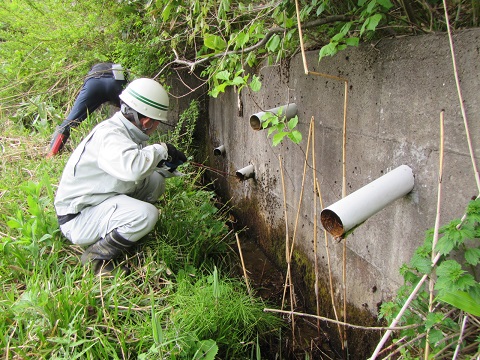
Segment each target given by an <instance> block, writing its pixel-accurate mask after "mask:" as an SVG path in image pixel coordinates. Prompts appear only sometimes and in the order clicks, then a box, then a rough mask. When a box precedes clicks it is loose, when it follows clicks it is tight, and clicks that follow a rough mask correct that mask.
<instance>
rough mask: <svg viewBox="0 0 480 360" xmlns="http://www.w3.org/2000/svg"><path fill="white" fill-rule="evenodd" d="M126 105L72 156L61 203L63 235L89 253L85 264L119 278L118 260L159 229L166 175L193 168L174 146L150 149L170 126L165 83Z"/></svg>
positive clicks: (132, 89)
mask: <svg viewBox="0 0 480 360" xmlns="http://www.w3.org/2000/svg"><path fill="white" fill-rule="evenodd" d="M120 100H121V108H120V111H119V112H117V113H115V115H114V116H113V117H111V118H110V119H108V120H105V121H103V122H101V123H100V124H98V125H97V126H96V127H95V128H94V129H93V130H92V131H91V132H90V134H88V135H87V136H86V137H85V139H83V141H82V142H81V143H80V145H79V146H78V147H77V148H76V149H75V151H74V152H73V153H72V155H71V156H70V158H69V159H68V161H67V164H66V165H65V169H64V170H63V174H62V177H61V179H60V183H59V186H58V189H57V192H56V196H55V210H56V213H57V217H58V223H59V225H60V230H61V231H62V233H63V235H64V236H65V237H66V238H67V239H69V240H70V241H71V242H72V243H74V244H77V245H81V246H84V247H86V249H85V252H84V253H83V255H82V257H81V261H82V263H83V264H84V265H85V264H87V263H91V265H92V269H93V271H94V272H95V273H96V274H107V273H111V272H112V271H114V270H115V271H116V270H118V269H119V268H117V267H116V265H117V264H116V262H115V260H118V259H119V258H121V257H122V255H123V254H124V253H125V252H127V251H129V250H130V249H131V248H132V247H133V246H134V245H135V243H136V242H137V241H139V240H140V239H142V238H143V237H144V236H145V235H147V234H148V233H149V232H150V231H151V230H152V229H153V228H154V226H155V224H156V222H157V220H158V209H157V208H156V206H155V205H153V203H155V202H156V201H157V200H158V198H159V197H160V195H161V194H162V193H163V192H164V190H165V175H164V174H165V172H164V171H160V169H159V167H161V166H162V165H163V164H165V163H168V164H177V165H178V164H181V163H183V162H185V161H187V159H186V157H185V155H184V154H183V153H182V152H181V151H179V150H177V149H176V148H175V147H174V146H173V145H171V144H165V143H161V144H152V145H146V142H147V140H148V139H149V136H150V135H151V134H152V133H153V132H154V131H156V129H157V127H158V125H159V123H160V122H165V121H167V109H168V104H169V101H168V94H167V92H166V91H165V89H164V88H163V87H162V86H161V85H160V84H159V83H157V82H156V81H154V80H152V79H146V78H141V79H137V80H134V81H132V82H131V83H130V84H129V85H128V86H127V87H126V88H125V90H124V91H123V92H122V93H121V94H120ZM167 173H168V172H167ZM121 269H122V270H123V271H125V272H127V273H128V272H129V270H128V268H126V267H125V266H122V267H121Z"/></svg>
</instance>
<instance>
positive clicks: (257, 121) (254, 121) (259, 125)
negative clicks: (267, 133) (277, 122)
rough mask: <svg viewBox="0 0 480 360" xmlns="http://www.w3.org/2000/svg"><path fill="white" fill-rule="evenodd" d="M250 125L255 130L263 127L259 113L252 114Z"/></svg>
mask: <svg viewBox="0 0 480 360" xmlns="http://www.w3.org/2000/svg"><path fill="white" fill-rule="evenodd" d="M250 126H251V127H252V129H253V130H260V129H261V128H262V122H261V121H260V118H259V117H258V115H257V114H253V115H252V116H250Z"/></svg>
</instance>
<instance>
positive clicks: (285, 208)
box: [278, 155, 290, 261]
mask: <svg viewBox="0 0 480 360" xmlns="http://www.w3.org/2000/svg"><path fill="white" fill-rule="evenodd" d="M278 163H279V165H280V176H281V179H282V191H283V213H284V216H285V260H286V261H288V249H289V247H290V245H289V237H288V218H287V196H286V192H285V177H284V176H283V165H282V156H281V155H278Z"/></svg>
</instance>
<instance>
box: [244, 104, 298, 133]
mask: <svg viewBox="0 0 480 360" xmlns="http://www.w3.org/2000/svg"><path fill="white" fill-rule="evenodd" d="M266 113H271V114H273V115H276V116H278V117H279V118H283V117H285V118H286V119H287V120H289V119H291V118H293V117H294V116H295V115H297V105H296V104H295V103H290V104H287V105H284V106H279V107H276V108H274V109H270V110H267V111H260V112H258V113H256V114H253V115H251V116H250V126H251V127H252V129H253V130H261V129H262V128H263V126H262V123H263V122H264V121H265V120H264V119H263V116H264V115H265V114H266Z"/></svg>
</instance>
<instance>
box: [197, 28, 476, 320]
mask: <svg viewBox="0 0 480 360" xmlns="http://www.w3.org/2000/svg"><path fill="white" fill-rule="evenodd" d="M453 42H454V48H455V56H456V60H457V66H458V74H459V79H460V84H461V91H462V94H463V98H464V105H465V108H466V114H467V119H468V124H469V127H470V134H471V136H472V140H473V149H474V153H475V156H476V158H477V159H478V158H479V157H480V131H479V130H480V121H479V120H480V95H479V94H480V65H479V64H480V29H473V30H468V31H463V32H459V33H457V34H454V37H453ZM307 63H308V67H309V70H310V71H315V72H319V73H325V74H328V75H334V76H339V77H343V78H346V79H347V80H348V98H347V99H348V102H347V117H346V139H347V141H346V153H345V154H346V192H347V195H348V194H349V193H352V192H353V191H355V190H357V189H359V188H361V187H363V186H364V185H366V184H368V183H370V182H371V181H373V180H375V179H377V178H378V177H380V176H382V175H383V174H385V173H386V172H388V171H389V170H392V169H394V168H396V167H397V166H400V165H402V164H405V165H408V166H409V167H411V168H412V169H413V173H414V176H415V185H414V189H413V191H412V192H411V193H410V194H409V195H407V196H405V197H403V198H401V199H399V200H397V201H395V202H393V203H391V204H390V205H388V206H387V207H385V208H384V209H382V210H381V211H380V212H379V213H377V214H375V215H373V216H372V217H370V218H369V219H368V220H367V221H366V222H364V223H363V224H362V225H360V226H359V227H358V228H356V229H355V231H354V232H353V234H351V235H349V236H348V237H347V239H346V240H344V241H346V246H347V252H346V253H347V258H346V269H347V271H346V292H347V300H348V302H349V303H350V304H352V305H354V306H356V307H358V308H362V309H368V310H369V311H370V312H371V313H372V314H376V311H377V306H378V304H379V303H381V302H383V301H386V300H389V299H390V298H391V297H392V296H393V294H394V293H395V291H396V290H397V289H398V287H399V286H400V285H401V284H402V278H401V276H400V274H399V268H400V267H401V265H402V264H403V263H405V262H408V261H409V260H410V258H411V256H412V254H413V252H414V250H415V249H416V248H417V247H418V246H419V245H420V244H422V242H423V240H424V237H425V231H426V230H427V229H430V228H433V227H434V224H435V217H436V209H437V193H438V174H439V147H440V145H439V144H440V113H441V111H442V110H444V119H445V135H444V139H445V148H444V153H445V154H444V176H443V181H442V196H441V202H442V205H441V211H440V214H441V223H442V224H445V223H447V222H449V221H450V220H452V219H454V218H460V217H461V216H462V215H463V212H464V210H465V207H466V205H467V203H468V201H469V200H470V199H471V197H472V196H476V195H478V193H479V189H478V188H477V184H476V181H475V176H474V172H473V166H472V160H471V157H470V154H469V149H468V146H467V139H466V130H465V126H464V120H463V118H462V116H461V111H460V105H459V104H460V103H459V96H458V93H457V88H456V86H455V79H454V72H453V66H452V57H451V53H450V48H449V42H448V36H447V35H446V34H433V35H424V36H417V37H405V38H399V39H384V40H382V41H380V42H378V43H376V44H365V45H361V46H360V47H358V48H352V49H348V50H347V51H344V52H341V53H338V54H337V55H336V56H334V57H331V58H326V59H322V61H321V62H318V53H317V52H309V53H307ZM257 75H259V76H260V77H261V80H262V89H261V90H260V91H259V92H258V93H253V92H251V91H248V90H244V91H242V93H241V94H240V95H238V93H236V92H234V91H232V90H231V89H230V90H228V91H227V92H226V93H225V94H222V95H220V96H219V97H218V98H217V99H211V100H210V105H209V119H208V124H207V131H208V134H207V137H208V141H209V142H208V141H207V142H206V145H205V147H206V149H207V151H209V152H208V156H209V162H208V164H209V165H211V166H213V167H216V168H217V169H220V170H223V171H226V172H228V173H230V174H235V171H236V170H238V169H241V168H243V167H245V166H247V165H249V164H254V166H255V179H250V180H245V181H239V180H237V179H235V178H233V177H228V178H223V179H221V178H219V179H218V181H217V184H218V187H219V189H220V190H221V192H223V194H224V196H225V197H227V198H228V199H227V200H230V205H233V206H234V207H235V206H237V207H238V208H239V209H240V208H241V207H243V210H244V211H243V212H242V211H240V213H242V214H243V215H244V216H245V214H249V216H251V217H249V216H247V218H246V219H244V221H245V223H246V224H247V225H248V224H249V227H250V228H251V229H252V230H255V226H256V224H259V223H261V224H263V225H264V226H265V228H267V229H268V228H272V229H273V228H275V229H283V230H284V229H285V228H286V226H288V231H289V233H290V239H292V235H293V233H294V232H295V233H296V238H295V245H294V249H295V250H294V251H295V252H296V253H298V254H302V256H306V257H307V258H308V259H309V261H310V263H311V264H312V266H313V264H314V261H315V257H314V244H313V239H314V225H315V223H316V224H317V226H318V233H317V258H318V264H319V267H320V270H321V274H323V278H322V279H321V282H320V283H321V285H320V286H322V287H326V286H328V279H327V278H326V274H328V269H327V253H326V247H325V238H324V231H323V228H322V226H321V224H320V218H319V214H320V209H319V206H320V205H317V207H318V209H317V220H315V216H314V191H313V168H315V169H316V176H317V177H318V181H319V183H320V188H321V195H322V200H323V204H324V206H325V207H326V206H328V205H330V204H332V203H334V202H336V201H338V200H339V199H341V197H342V154H343V151H342V137H343V129H344V124H343V117H344V111H343V104H344V96H345V82H343V81H339V80H334V79H330V78H326V77H323V76H317V75H311V74H309V75H306V74H305V71H304V67H303V63H302V59H301V56H300V55H298V56H296V57H295V58H294V59H293V60H292V61H291V62H290V63H289V64H288V65H284V66H273V67H269V66H263V67H262V68H261V69H260V70H259V72H258V73H257ZM239 101H240V102H241V103H242V105H243V114H242V113H241V112H240V113H239V107H238V104H239ZM287 103H296V104H297V107H298V117H299V120H300V121H299V125H298V129H299V130H300V131H301V132H302V133H303V141H302V142H301V144H300V145H296V144H293V143H292V142H290V141H284V142H283V143H282V144H280V145H278V146H276V147H274V146H273V145H272V141H271V137H270V138H269V137H268V136H267V131H266V130H260V131H255V130H253V129H252V128H251V127H250V124H249V117H250V115H251V114H254V113H256V112H259V111H265V110H268V109H271V108H274V107H277V106H280V105H285V104H287ZM312 118H313V119H314V124H315V125H314V126H315V138H314V140H313V139H311V142H310V146H312V145H313V144H314V146H315V158H316V163H315V165H313V163H312V156H311V150H310V155H309V160H308V166H307V168H306V172H305V174H306V176H305V178H304V175H303V174H304V161H305V152H306V149H307V142H308V141H307V140H308V129H309V124H310V121H311V119H312ZM222 144H223V145H224V146H225V155H224V156H220V157H214V156H213V148H215V147H216V146H218V145H222ZM210 151H211V153H210ZM279 157H280V158H281V163H282V168H283V173H284V176H283V179H284V182H285V200H286V209H287V211H286V213H287V221H286V222H285V216H284V215H285V214H284V209H285V208H284V192H283V189H282V176H281V167H280V160H279ZM477 163H478V161H477ZM302 184H303V186H302ZM302 190H303V198H302V202H301V204H300V206H299V201H300V195H301V194H302ZM317 199H318V197H317ZM246 204H249V205H248V206H247V205H246ZM246 206H247V207H249V208H248V209H245V207H246ZM240 210H241V209H240ZM297 213H298V214H299V215H298V219H299V220H298V222H297V221H296V219H297ZM296 223H297V227H296V229H295V224H296ZM260 235H261V236H269V234H268V231H267V233H265V231H264V232H263V234H260ZM260 235H259V236H260ZM261 236H260V238H259V239H258V240H259V242H260V243H261V244H263V245H265V248H266V249H267V251H268V250H270V251H271V250H272V249H273V248H274V247H277V246H281V244H279V243H278V242H284V241H285V239H284V238H278V239H265V238H264V239H262V238H261ZM290 241H291V240H290ZM273 242H276V243H273ZM329 250H330V263H331V265H332V273H333V276H334V280H335V284H336V290H335V291H336V295H337V296H338V298H337V300H338V301H339V302H340V301H341V294H342V292H343V290H342V287H341V284H342V263H343V241H342V242H340V243H338V242H335V241H333V239H331V238H330V239H329ZM300 275H301V274H300ZM311 290H312V291H313V289H311ZM340 307H341V306H340Z"/></svg>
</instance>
